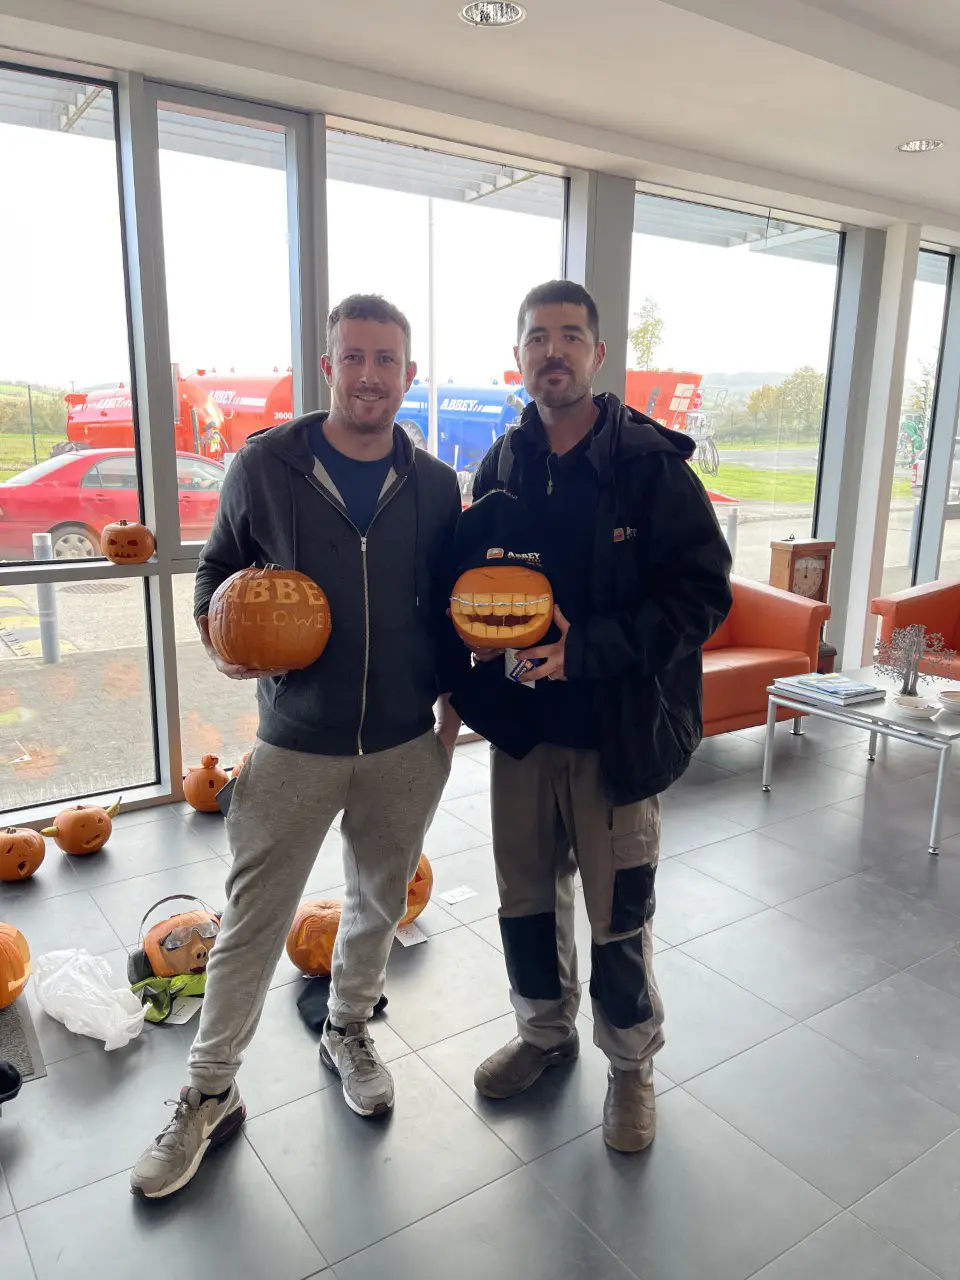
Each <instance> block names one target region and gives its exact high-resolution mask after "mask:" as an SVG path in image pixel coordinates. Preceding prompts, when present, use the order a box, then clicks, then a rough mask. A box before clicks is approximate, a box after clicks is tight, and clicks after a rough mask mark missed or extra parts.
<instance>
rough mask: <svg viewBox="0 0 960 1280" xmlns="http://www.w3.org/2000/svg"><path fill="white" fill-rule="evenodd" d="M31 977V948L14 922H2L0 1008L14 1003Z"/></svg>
mask: <svg viewBox="0 0 960 1280" xmlns="http://www.w3.org/2000/svg"><path fill="white" fill-rule="evenodd" d="M29 977H30V948H29V947H28V946H27V940H26V938H25V937H24V936H23V934H22V933H21V932H20V930H19V929H15V928H14V927H13V925H12V924H0V1009H6V1007H7V1006H8V1005H11V1004H13V1002H14V1000H16V998H17V996H18V995H19V994H20V992H21V991H22V990H23V988H24V987H25V986H26V985H27V979H28V978H29Z"/></svg>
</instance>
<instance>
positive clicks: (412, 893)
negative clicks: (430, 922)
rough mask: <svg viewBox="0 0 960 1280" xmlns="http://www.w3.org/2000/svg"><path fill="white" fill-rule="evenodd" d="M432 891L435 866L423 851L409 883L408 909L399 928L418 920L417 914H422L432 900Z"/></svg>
mask: <svg viewBox="0 0 960 1280" xmlns="http://www.w3.org/2000/svg"><path fill="white" fill-rule="evenodd" d="M432 892H433V868H432V867H431V866H430V863H429V862H428V861H427V855H426V854H425V853H421V855H420V862H419V865H418V866H417V869H416V871H415V872H414V873H413V879H412V880H411V881H410V883H409V884H408V885H407V911H406V915H405V916H404V917H403V919H402V920H401V921H400V924H399V928H401V929H402V928H403V926H404V925H405V924H412V923H413V921H414V920H416V918H417V916H418V915H420V913H421V912H422V911H423V909H424V907H425V906H426V905H427V903H428V902H429V901H430V894H431V893H432Z"/></svg>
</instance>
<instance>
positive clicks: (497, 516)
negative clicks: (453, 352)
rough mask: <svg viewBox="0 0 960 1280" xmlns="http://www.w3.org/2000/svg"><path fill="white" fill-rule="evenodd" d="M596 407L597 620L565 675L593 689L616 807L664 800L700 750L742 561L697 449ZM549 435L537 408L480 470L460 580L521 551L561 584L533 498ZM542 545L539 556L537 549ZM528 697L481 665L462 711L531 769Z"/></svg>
mask: <svg viewBox="0 0 960 1280" xmlns="http://www.w3.org/2000/svg"><path fill="white" fill-rule="evenodd" d="M596 404H597V409H598V413H600V414H601V418H600V419H599V420H598V422H597V425H596V427H595V428H594V434H593V439H592V441H591V442H590V445H589V447H588V450H587V457H588V458H589V460H590V462H591V464H592V465H593V467H594V468H595V469H596V474H597V484H598V494H599V498H598V506H597V519H596V523H595V527H594V533H593V547H592V559H591V573H590V586H589V608H588V612H587V614H586V616H585V617H584V618H583V619H582V620H580V621H577V622H575V623H572V625H571V627H570V630H569V632H568V634H567V640H566V648H565V674H566V678H567V680H569V681H583V682H586V684H587V685H588V686H589V689H590V692H591V694H592V704H593V707H594V718H595V723H596V729H597V737H598V740H599V750H600V757H601V763H602V767H603V775H604V781H605V786H606V791H607V796H608V798H609V800H610V803H611V804H613V805H621V804H631V803H633V802H635V801H638V800H643V799H646V798H647V797H648V796H651V795H656V794H658V793H659V792H662V791H664V790H665V789H666V788H667V787H669V786H670V785H671V783H673V782H675V781H676V779H677V778H679V777H680V775H681V774H682V773H683V772H684V770H685V769H686V767H687V765H688V763H689V761H690V756H691V755H692V753H693V752H694V750H695V749H696V747H697V746H698V745H699V742H700V739H701V735H702V729H703V716H702V670H701V656H700V652H701V647H702V646H703V644H704V642H705V641H706V640H708V639H709V637H710V636H711V635H712V634H713V632H714V631H715V630H716V629H717V627H719V626H720V624H721V622H722V621H723V619H724V618H725V617H726V615H727V613H728V612H729V610H730V607H731V604H732V595H731V591H730V568H731V560H730V553H729V550H728V548H727V544H726V541H725V540H724V538H723V535H722V533H721V532H720V527H719V525H718V524H717V519H716V516H715V515H714V512H713V508H712V507H711V505H710V501H709V499H708V497H707V495H706V492H705V491H704V488H703V486H702V485H701V483H700V481H699V480H698V479H697V477H696V475H695V474H694V472H693V470H692V468H691V467H690V466H689V464H688V461H687V459H688V458H689V457H690V455H691V453H692V452H693V448H694V446H693V442H692V441H691V440H690V438H689V437H688V436H686V435H683V434H682V433H680V432H676V431H670V430H668V429H667V428H665V427H661V426H660V425H659V424H658V423H656V422H654V421H653V419H651V418H648V417H646V415H645V414H642V413H639V412H638V411H637V410H635V409H631V408H629V407H627V406H625V405H622V404H621V403H620V401H619V400H618V399H617V398H616V397H615V396H612V395H608V396H599V397H597V399H596ZM543 435H544V433H543V426H542V424H541V422H540V418H539V415H538V413H537V409H536V405H535V404H530V405H528V406H527V408H526V409H525V410H524V413H523V417H522V419H521V422H520V425H519V426H518V427H516V428H514V429H513V430H511V431H510V432H509V433H508V434H507V436H504V437H501V438H500V439H499V440H498V441H497V442H496V443H495V444H494V445H493V447H492V448H491V449H490V450H489V452H488V453H487V455H486V457H485V458H484V459H483V461H482V462H481V464H480V467H479V469H478V471H477V476H476V480H475V482H474V489H473V494H474V507H472V508H471V509H470V510H469V511H467V512H465V513H464V515H463V517H462V518H461V521H460V526H459V529H458V533H457V545H456V560H457V564H458V568H462V567H463V566H464V565H466V564H469V563H477V562H479V561H480V560H482V559H483V556H484V555H485V548H484V546H482V545H481V544H487V545H488V546H489V545H494V546H496V547H498V548H505V549H506V550H510V549H511V547H513V546H515V548H516V550H517V551H518V552H520V551H522V552H534V553H536V554H538V555H539V556H540V560H541V565H542V567H543V570H544V572H545V573H546V574H547V576H548V577H550V568H549V566H550V563H551V559H552V558H553V557H555V556H556V554H557V548H555V547H550V546H547V545H545V539H544V536H543V532H542V528H541V529H540V530H539V531H538V530H537V529H535V528H533V527H532V526H531V523H530V511H531V509H534V508H535V506H536V503H535V501H533V500H532V498H533V497H535V495H531V494H530V493H529V492H528V485H529V484H530V483H531V479H532V477H534V476H537V477H539V476H540V471H541V469H540V467H539V466H535V465H534V462H535V459H537V458H538V456H539V455H540V454H541V453H542V446H543ZM537 482H538V483H539V479H538V480H537ZM497 489H504V490H506V492H507V493H508V494H510V495H512V496H513V497H514V498H515V499H516V502H515V503H510V502H506V503H505V502H503V501H502V500H501V499H495V502H493V503H486V504H485V495H488V494H493V491H495V490H497ZM538 537H539V539H540V541H539V543H537V539H538ZM531 542H533V543H535V544H536V545H531V546H527V545H526V544H527V543H531ZM521 543H523V544H524V545H523V546H522V547H521V546H520V544H521ZM553 638H555V636H554V634H551V635H548V636H547V638H546V641H545V642H548V641H550V640H551V639H553ZM530 696H531V695H530V692H529V690H525V689H520V688H518V687H516V686H515V685H512V684H511V682H510V681H509V680H507V679H506V677H505V674H504V667H503V664H502V663H500V662H496V661H494V662H489V663H480V664H477V665H476V666H475V667H474V668H473V670H472V671H471V672H470V673H469V674H468V675H466V676H465V677H464V678H463V679H462V680H461V681H459V682H458V684H457V686H456V688H455V690H454V697H453V704H454V707H455V708H456V710H457V711H459V712H460V714H461V715H462V717H463V719H464V721H465V722H466V723H467V724H468V725H469V726H470V727H471V728H473V729H474V730H476V731H477V732H478V733H481V734H483V736H484V737H486V738H488V739H489V740H490V741H491V742H493V743H494V745H496V746H498V747H500V748H501V749H502V750H504V751H506V752H507V753H508V754H510V755H514V756H516V757H517V758H522V756H524V755H525V754H526V753H527V752H528V751H530V750H531V749H532V748H533V747H534V746H535V745H536V744H537V741H538V738H537V729H536V724H535V719H534V717H532V716H531V715H530V710H529V703H527V702H525V699H528V698H529V697H530Z"/></svg>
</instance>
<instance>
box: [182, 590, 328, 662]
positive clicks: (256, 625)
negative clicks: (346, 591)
mask: <svg viewBox="0 0 960 1280" xmlns="http://www.w3.org/2000/svg"><path fill="white" fill-rule="evenodd" d="M207 619H208V622H209V624H210V643H211V644H212V645H213V647H214V649H216V651H217V653H218V654H219V655H220V657H221V658H223V660H224V662H230V663H233V664H235V665H236V666H240V667H248V668H249V669H250V670H252V671H301V670H303V668H304V667H309V666H310V664H311V663H313V662H316V660H317V659H318V658H319V657H320V655H321V653H323V651H324V649H325V647H326V644H327V640H328V639H329V638H330V606H329V604H328V603H327V597H326V596H325V595H324V594H323V592H322V591H321V590H320V588H319V587H318V586H317V584H316V583H315V582H313V581H312V580H311V579H310V578H308V577H307V576H306V574H303V573H297V572H296V571H295V570H293V569H280V568H279V567H278V566H277V565H268V566H267V567H266V569H241V570H240V572H239V573H235V574H233V576H232V577H229V578H228V579H227V580H226V582H222V583H221V584H220V586H219V587H217V589H216V591H215V592H214V593H213V598H212V600H211V601H210V607H209V610H208V613H207Z"/></svg>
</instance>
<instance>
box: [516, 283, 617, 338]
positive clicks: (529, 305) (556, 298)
mask: <svg viewBox="0 0 960 1280" xmlns="http://www.w3.org/2000/svg"><path fill="white" fill-rule="evenodd" d="M558 302H570V303H572V304H573V305H574V306H575V307H583V308H584V310H585V311H586V313H587V328H588V329H589V330H590V332H591V333H592V334H593V340H594V342H599V341H600V312H599V311H598V310H597V304H596V303H595V302H594V300H593V298H592V297H591V296H590V294H589V293H587V291H586V289H585V288H584V287H583V285H582V284H577V283H576V282H575V281H573V280H548V281H547V282H546V284H538V285H537V286H536V287H535V288H533V289H531V290H530V292H529V293H528V294H527V296H526V297H525V298H524V300H523V301H522V302H521V303H520V312H519V314H518V315H517V341H518V342H519V341H520V339H521V338H522V337H523V328H524V325H525V324H526V323H527V316H528V315H529V314H530V312H531V311H533V310H534V308H535V307H550V306H555V305H556V304H557V303H558Z"/></svg>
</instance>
